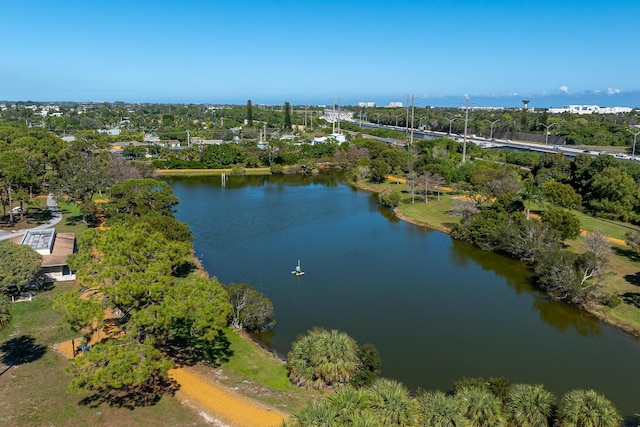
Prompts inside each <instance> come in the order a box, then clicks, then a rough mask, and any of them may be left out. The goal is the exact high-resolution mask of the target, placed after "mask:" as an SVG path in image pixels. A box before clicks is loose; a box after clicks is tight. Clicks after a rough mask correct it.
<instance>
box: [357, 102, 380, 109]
mask: <svg viewBox="0 0 640 427" xmlns="http://www.w3.org/2000/svg"><path fill="white" fill-rule="evenodd" d="M358 107H363V108H376V103H375V102H372V101H366V102H365V101H360V102H358Z"/></svg>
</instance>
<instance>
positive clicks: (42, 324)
mask: <svg viewBox="0 0 640 427" xmlns="http://www.w3.org/2000/svg"><path fill="white" fill-rule="evenodd" d="M73 285H74V284H73V282H66V283H59V284H56V286H55V287H54V288H53V289H52V290H49V291H45V292H43V293H41V294H38V295H37V296H36V297H34V299H33V301H32V302H21V303H16V304H13V307H12V309H13V320H12V322H11V323H10V324H9V326H7V327H6V328H5V329H4V330H2V331H1V332H0V373H1V374H0V395H1V396H2V399H0V425H3V426H44V425H47V426H67V425H83V426H114V425H117V426H147V425H154V426H155V425H158V426H204V425H207V424H206V423H205V422H204V420H202V419H201V418H200V417H199V416H198V415H197V414H196V413H195V412H193V411H192V410H190V409H187V408H185V407H183V406H182V405H181V404H180V402H179V401H178V400H177V399H174V398H172V397H168V396H165V397H163V398H162V399H161V400H160V401H159V402H158V403H157V404H155V405H153V406H147V407H140V408H135V409H133V410H130V409H126V408H123V407H115V406H109V405H108V404H95V403H90V404H83V403H81V400H82V399H83V398H85V397H87V395H86V394H75V393H68V392H67V391H66V387H67V385H68V384H69V382H70V379H71V378H70V376H69V374H67V373H66V372H65V368H66V367H67V366H68V361H67V360H66V359H65V358H64V357H63V356H62V355H60V354H59V353H57V352H56V351H55V350H53V349H52V345H53V344H54V343H56V342H59V341H63V340H66V339H69V338H72V337H77V334H76V333H74V332H73V331H71V330H69V329H68V328H66V327H60V326H59V321H60V315H59V314H58V313H56V312H54V311H53V309H52V298H53V296H54V295H56V294H59V293H62V292H64V291H65V290H68V289H71V288H72V287H73ZM11 344H19V345H20V346H19V347H20V348H21V349H22V351H20V352H18V351H16V350H13V351H10V345H11Z"/></svg>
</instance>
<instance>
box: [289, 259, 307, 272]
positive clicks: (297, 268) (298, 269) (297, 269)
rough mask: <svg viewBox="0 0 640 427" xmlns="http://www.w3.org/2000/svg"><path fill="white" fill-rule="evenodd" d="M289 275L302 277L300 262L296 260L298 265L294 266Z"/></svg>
mask: <svg viewBox="0 0 640 427" xmlns="http://www.w3.org/2000/svg"><path fill="white" fill-rule="evenodd" d="M291 274H295V275H296V276H302V275H303V274H304V271H302V270H301V269H300V260H298V265H297V266H296V269H295V270H293V271H292V272H291Z"/></svg>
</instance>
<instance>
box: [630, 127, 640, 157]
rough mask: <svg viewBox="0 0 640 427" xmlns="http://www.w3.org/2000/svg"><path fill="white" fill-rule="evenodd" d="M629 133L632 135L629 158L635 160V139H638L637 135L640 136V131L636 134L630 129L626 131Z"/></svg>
mask: <svg viewBox="0 0 640 427" xmlns="http://www.w3.org/2000/svg"><path fill="white" fill-rule="evenodd" d="M627 130H628V131H629V132H631V133H632V134H633V151H632V152H631V158H632V159H635V158H636V139H638V135H640V130H639V131H638V132H634V131H632V130H631V129H627Z"/></svg>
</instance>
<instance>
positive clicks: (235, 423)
mask: <svg viewBox="0 0 640 427" xmlns="http://www.w3.org/2000/svg"><path fill="white" fill-rule="evenodd" d="M169 375H170V376H171V378H173V379H174V380H176V381H177V382H178V384H180V390H179V391H178V393H177V394H176V396H177V397H178V398H179V399H181V400H182V401H183V402H185V403H187V404H188V405H190V406H195V407H196V408H197V409H198V410H201V414H202V415H203V417H205V418H206V419H207V420H210V421H211V422H212V423H215V424H216V425H218V426H229V427H278V426H280V425H281V424H282V422H283V421H285V420H286V419H287V418H288V416H287V415H286V414H283V413H282V412H279V411H277V410H275V409H272V408H268V407H267V406H265V405H263V404H261V403H259V402H256V401H255V400H252V399H249V398H246V397H244V396H241V395H240V394H238V393H236V392H235V391H234V390H232V389H230V388H228V387H226V386H223V385H222V384H220V383H218V382H217V381H215V380H212V379H209V378H207V377H205V376H203V375H200V374H198V373H196V372H195V371H194V370H192V369H190V368H176V369H172V370H170V371H169Z"/></svg>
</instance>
